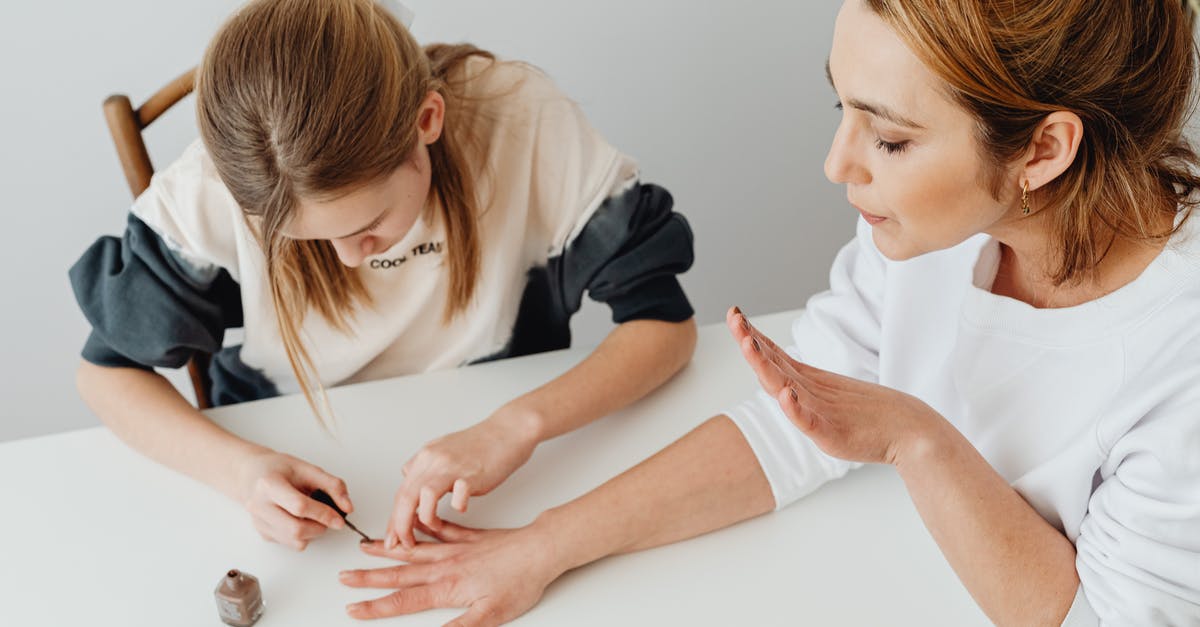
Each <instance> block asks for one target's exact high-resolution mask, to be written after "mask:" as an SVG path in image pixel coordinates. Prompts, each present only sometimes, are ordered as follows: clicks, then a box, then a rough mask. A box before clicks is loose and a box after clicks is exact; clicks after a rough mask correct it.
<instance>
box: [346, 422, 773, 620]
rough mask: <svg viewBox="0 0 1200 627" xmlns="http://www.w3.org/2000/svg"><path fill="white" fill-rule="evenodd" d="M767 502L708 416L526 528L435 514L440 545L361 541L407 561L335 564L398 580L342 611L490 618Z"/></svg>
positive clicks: (352, 578) (370, 549)
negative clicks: (589, 571)
mask: <svg viewBox="0 0 1200 627" xmlns="http://www.w3.org/2000/svg"><path fill="white" fill-rule="evenodd" d="M774 506H775V501H774V498H773V497H772V495H771V488H770V485H769V484H768V483H767V478H766V476H765V475H764V474H763V472H762V469H761V468H760V467H759V465H758V460H757V459H756V457H755V455H754V452H753V451H752V450H751V448H750V445H749V444H747V442H746V440H745V438H743V437H742V434H741V432H740V431H739V430H738V428H737V426H735V425H734V424H733V422H732V421H730V420H729V419H728V418H726V417H724V416H718V417H716V418H713V419H711V420H708V421H707V422H705V423H704V424H702V425H700V426H699V427H697V428H696V429H695V430H693V431H692V432H690V433H688V434H687V435H685V436H684V437H683V438H681V439H679V440H678V441H676V442H675V443H674V444H671V445H670V446H668V447H667V448H665V449H663V450H662V451H660V452H659V453H657V454H655V455H654V456H653V457H651V458H649V459H647V460H646V461H644V462H642V463H641V464H638V465H637V466H635V467H633V468H632V469H630V470H628V471H626V472H625V473H623V474H621V475H620V476H618V477H616V478H614V479H612V480H610V481H608V482H607V483H605V484H604V485H602V486H600V487H599V488H597V489H595V490H593V491H592V492H590V493H588V494H586V495H584V496H582V497H580V498H578V499H575V500H574V501H571V502H569V503H567V504H565V505H562V506H560V507H557V508H554V509H551V510H548V511H547V512H545V513H543V514H542V515H541V516H539V517H538V519H537V520H536V521H534V523H532V524H531V525H529V526H527V527H523V528H520V529H516V530H505V531H482V530H474V529H467V528H465V527H460V526H458V525H454V524H452V523H448V522H445V523H443V524H442V526H441V527H440V529H439V530H437V531H433V530H431V529H430V530H428V531H430V532H432V533H435V534H436V535H437V536H438V537H439V538H440V539H441V540H443V541H444V542H445V543H444V544H439V543H420V544H417V545H415V546H414V547H413V548H411V549H409V548H405V547H403V546H397V547H395V548H393V549H390V550H389V549H387V548H385V547H384V545H383V543H381V542H375V543H371V544H364V545H363V549H364V550H365V551H366V552H367V553H370V554H372V555H378V556H386V557H391V558H394V559H399V560H404V561H406V562H409V563H408V564H407V565H404V566H394V567H391V568H382V569H375V570H355V571H346V572H344V573H342V574H341V581H342V582H343V583H345V584H346V585H350V586H355V587H367V588H399V590H397V591H396V592H394V593H392V594H389V595H387V596H384V597H381V598H379V599H375V600H371V601H364V602H362V603H355V604H353V605H350V606H349V607H347V612H349V614H350V615H351V616H353V617H355V618H378V617H383V616H394V615H397V614H410V613H413V612H420V611H423V610H427V609H431V608H434V607H467V608H469V609H468V611H467V613H466V614H464V615H463V616H461V617H459V619H457V620H456V621H452V622H451V623H450V625H455V626H458V627H467V626H481V625H499V624H501V623H504V622H507V621H510V620H512V619H514V618H516V617H517V616H520V615H521V614H523V613H525V612H526V611H528V610H529V608H531V607H533V605H534V604H536V603H537V602H538V600H539V599H540V598H541V596H542V593H543V591H544V590H545V588H546V586H547V585H549V583H550V582H552V581H554V580H555V579H557V578H558V577H559V576H560V575H561V574H563V573H564V572H566V571H568V570H571V569H572V568H575V567H578V566H581V565H583V564H587V563H589V562H592V561H595V560H598V559H600V558H602V557H604V556H607V555H613V554H618V553H626V552H631V551H637V550H641V549H646V548H650V547H653V546H658V545H662V544H668V543H671V542H675V541H678V540H682V539H684V538H689V537H692V536H697V535H700V534H702V533H705V532H708V531H712V530H714V529H720V528H722V527H726V526H728V525H731V524H733V523H736V522H738V521H742V520H745V519H748V518H752V517H754V516H758V515H760V514H763V513H766V512H769V511H771V510H772V509H773V508H774Z"/></svg>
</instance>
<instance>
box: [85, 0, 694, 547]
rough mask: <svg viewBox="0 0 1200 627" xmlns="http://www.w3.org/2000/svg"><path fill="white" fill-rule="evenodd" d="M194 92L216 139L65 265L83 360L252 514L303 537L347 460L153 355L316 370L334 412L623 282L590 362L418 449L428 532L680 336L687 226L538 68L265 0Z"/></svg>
mask: <svg viewBox="0 0 1200 627" xmlns="http://www.w3.org/2000/svg"><path fill="white" fill-rule="evenodd" d="M196 95H197V105H196V106H197V119H198V123H199V127H200V133H201V141H197V142H196V143H194V144H193V145H192V146H191V147H190V148H188V149H187V151H186V152H185V153H184V154H183V156H182V157H181V158H179V159H178V160H177V161H176V162H175V163H173V164H172V165H171V166H170V167H168V168H167V169H165V170H164V171H162V172H160V173H158V174H157V175H156V176H155V177H154V180H153V183H152V185H151V186H150V188H149V189H148V190H147V191H146V192H145V193H144V194H143V195H142V196H141V197H139V198H138V199H137V201H136V202H135V204H134V207H133V210H132V212H131V214H130V216H129V219H128V226H127V228H126V231H125V235H124V237H123V238H122V239H116V238H112V237H105V238H101V239H100V240H99V241H97V242H96V243H95V245H93V246H92V247H91V248H90V249H89V250H88V251H87V252H86V253H84V255H83V257H82V258H81V259H80V260H79V261H78V263H76V264H75V266H74V267H73V268H72V270H71V282H72V285H73V286H74V288H75V292H76V296H77V299H78V301H79V303H80V306H81V307H82V309H83V311H84V313H85V315H86V316H87V318H88V320H89V321H90V322H91V324H92V326H93V331H92V333H91V336H90V337H89V338H88V341H87V344H86V346H85V347H84V350H83V357H84V362H83V364H82V365H81V367H80V369H79V376H78V384H79V389H80V392H81V394H82V395H83V397H84V399H85V400H86V401H87V403H88V404H89V405H90V406H91V407H92V409H93V410H94V411H95V412H96V413H97V415H99V416H100V418H101V420H103V421H104V423H105V424H107V425H108V426H109V427H110V428H111V429H112V430H113V431H114V432H115V433H116V434H117V435H118V436H119V437H121V438H122V439H123V440H125V441H126V442H127V443H129V444H130V445H131V446H132V447H134V448H135V449H137V450H139V451H141V452H143V453H145V454H146V455H148V456H150V457H151V458H153V459H155V460H158V461H159V462H161V463H163V464H166V465H168V466H170V467H172V468H175V469H177V470H180V471H182V472H184V473H187V474H189V475H191V476H193V477H196V478H198V479H200V480H201V481H204V482H206V483H208V484H210V485H212V486H214V487H216V488H218V489H219V490H221V491H222V492H224V493H225V494H227V495H228V496H230V497H231V498H233V499H235V500H236V501H238V502H239V503H242V504H244V505H245V507H246V509H247V510H248V511H249V513H250V515H251V517H252V519H253V522H254V525H255V527H256V528H257V529H258V531H259V532H260V533H261V534H262V535H263V537H265V538H267V539H269V540H272V541H275V542H280V543H284V544H288V545H290V546H293V547H295V548H296V549H303V548H304V547H305V546H306V544H307V542H308V541H309V540H311V539H312V538H314V537H316V536H317V535H319V534H321V533H322V532H323V531H325V529H326V528H328V527H335V528H336V527H341V526H342V522H341V520H340V517H339V516H338V515H337V514H336V513H335V512H334V510H333V509H331V508H329V507H326V506H324V505H321V504H320V503H317V502H316V501H314V500H312V499H310V498H306V497H307V495H308V494H310V493H311V492H312V491H313V490H315V489H317V488H320V489H324V490H325V491H326V492H328V493H329V494H331V495H332V496H333V498H334V500H335V501H336V502H337V504H338V505H339V506H340V507H341V508H342V509H344V510H346V511H350V510H351V509H352V508H353V506H352V504H351V501H350V497H349V495H348V493H347V491H346V487H345V485H344V484H343V483H342V481H341V480H339V479H338V478H336V477H334V476H333V475H331V474H329V473H327V472H325V471H323V470H321V469H320V468H317V467H315V466H313V465H311V464H308V463H306V462H304V461H301V460H299V459H295V458H293V457H290V456H288V455H284V454H280V453H277V452H274V451H272V450H270V449H268V448H266V447H263V446H261V445H258V444H255V443H252V442H247V441H244V440H241V439H239V438H237V437H235V436H233V435H232V434H230V433H228V432H225V431H223V430H221V429H220V428H218V427H217V426H215V425H214V424H213V423H212V422H210V421H208V420H207V419H206V418H205V417H204V416H203V415H202V414H200V413H199V412H198V411H197V410H195V409H194V408H192V407H191V406H190V405H189V404H188V403H187V402H186V401H185V400H184V399H183V397H182V396H180V395H179V394H178V393H177V392H176V391H175V389H174V388H173V387H172V386H171V385H170V384H169V383H168V382H167V381H166V380H165V379H163V378H162V377H160V376H158V375H156V374H155V373H154V372H153V370H152V368H153V367H178V366H180V365H182V364H184V363H185V362H186V361H187V359H188V358H189V357H190V356H191V355H192V354H194V353H196V352H198V351H199V352H204V353H214V354H215V355H214V359H213V360H212V368H211V371H210V374H211V377H212V396H213V398H212V400H213V402H214V403H216V404H226V403H235V402H240V401H246V400H251V399H258V398H265V397H269V396H274V395H276V394H281V393H292V392H297V391H300V392H303V393H304V395H305V396H306V398H308V400H309V403H310V405H312V406H313V409H314V411H316V412H317V413H318V414H319V415H321V416H322V417H328V416H329V408H328V406H327V405H326V404H324V403H323V402H319V401H323V398H324V394H323V388H324V386H328V385H334V384H341V383H350V382H355V381H363V380H367V379H374V378H379V377H387V376H395V375H401V374H405V373H411V372H421V371H427V370H432V369H438V368H448V367H453V366H458V365H462V364H467V363H473V362H479V361H484V360H490V359H498V358H502V357H508V356H514V355H524V354H529V353H534V352H539V351H545V350H551V349H557V348H562V347H566V346H567V345H568V344H569V342H570V330H569V327H568V320H569V318H570V316H571V314H573V313H574V312H575V311H577V310H578V309H579V307H580V302H581V298H582V296H583V293H584V292H585V291H586V292H588V294H589V295H590V296H591V298H593V299H596V300H599V301H602V302H605V303H607V304H608V305H609V306H610V307H611V308H612V312H613V320H614V322H616V323H617V327H616V328H615V329H614V330H613V331H612V332H611V334H610V335H609V336H608V337H607V338H606V339H605V340H604V342H603V343H602V344H601V345H600V346H599V347H598V348H597V349H596V350H595V351H594V352H593V353H592V354H591V355H590V356H589V357H588V358H587V359H585V360H584V361H583V362H581V363H580V364H578V365H577V366H576V367H575V368H573V369H571V370H570V371H568V372H566V373H564V374H563V375H562V376H560V377H558V378H557V379H555V380H553V381H551V382H550V383H547V384H546V385H545V386H543V387H541V388H539V389H537V390H534V391H532V392H529V393H528V394H525V395H523V396H520V397H519V398H516V399H514V400H513V401H511V402H510V403H508V404H506V405H505V406H503V407H501V408H499V409H498V410H496V412H495V413H494V414H492V415H491V416H489V417H488V418H487V419H486V420H484V421H482V422H480V423H479V424H478V425H476V426H474V427H472V428H470V429H467V430H464V431H461V432H458V433H454V434H450V435H448V436H446V437H444V438H441V439H439V440H436V441H434V442H431V443H429V444H428V445H426V446H425V447H424V448H423V449H422V450H421V451H419V452H418V453H417V454H416V455H415V456H414V457H413V458H412V459H411V460H409V461H408V463H407V464H405V466H404V474H405V479H404V482H403V486H402V487H401V488H400V489H399V491H398V492H397V495H396V500H395V508H394V511H393V513H392V520H391V521H390V524H389V527H390V529H392V533H391V534H390V536H389V539H390V541H391V542H392V543H394V542H396V541H399V540H404V541H405V542H406V543H409V544H411V543H412V535H411V527H412V521H413V517H414V515H419V516H420V519H421V521H422V522H423V523H424V524H425V525H429V526H433V527H436V526H437V524H438V521H437V518H436V514H435V512H436V505H437V502H438V500H439V499H440V498H441V497H442V496H443V495H445V494H447V493H452V494H453V504H454V506H455V507H457V508H459V509H460V510H465V508H466V505H467V499H468V497H469V496H471V495H478V494H484V493H487V492H488V491H489V490H491V489H493V488H494V487H495V486H496V485H497V484H499V483H500V482H502V481H503V480H504V479H505V478H506V477H508V476H509V475H510V474H511V473H512V472H513V471H514V470H516V469H517V468H518V467H519V466H520V465H521V464H523V463H524V462H525V460H526V459H528V457H529V456H530V454H531V453H532V451H533V449H534V447H536V446H537V444H538V443H539V442H541V441H543V440H546V439H548V438H552V437H554V436H556V435H559V434H561V433H564V432H567V431H570V430H572V429H575V428H578V427H579V426H581V425H584V424H586V423H588V422H589V421H591V420H594V419H596V418H598V417H600V416H602V415H604V414H607V413H609V412H612V411H614V410H616V409H618V408H620V407H622V406H624V405H626V404H628V403H630V402H632V401H633V400H635V399H637V398H639V397H641V396H643V395H644V394H646V393H648V392H649V391H651V390H653V389H654V388H656V387H657V386H659V385H661V384H662V383H663V382H664V381H666V380H667V379H668V378H669V377H670V376H671V375H672V374H674V373H675V372H676V371H678V370H679V369H680V368H681V367H682V366H683V365H684V364H685V363H686V362H687V361H688V359H689V358H690V356H691V352H692V348H693V345H694V342H695V328H694V324H693V322H692V309H691V307H690V305H689V304H688V301H687V299H686V297H685V296H684V294H683V292H682V290H681V289H680V286H679V283H678V281H677V280H676V276H675V275H677V274H679V273H681V272H683V271H685V270H686V269H687V268H688V267H689V266H690V265H691V262H692V246H691V233H690V231H689V229H688V227H687V223H686V222H685V221H684V219H683V218H682V217H681V216H679V215H678V214H675V213H672V211H671V204H672V203H671V197H670V195H669V194H668V193H667V192H666V191H665V190H663V189H662V188H659V187H656V186H653V185H647V184H642V183H640V182H639V181H638V178H637V169H636V166H635V164H634V162H633V161H632V160H631V159H629V158H628V157H626V156H624V155H622V154H621V153H620V152H618V151H617V150H616V149H614V148H613V147H612V146H610V145H609V144H608V143H606V142H605V141H604V139H603V138H602V137H600V135H599V134H597V133H596V131H595V130H594V129H593V128H592V127H591V126H590V125H589V124H588V122H587V120H586V119H585V118H584V116H583V114H582V112H581V111H580V110H579V108H578V107H577V106H576V105H575V104H574V103H572V102H571V101H570V100H569V99H567V98H566V97H565V96H564V95H563V94H562V93H560V92H559V91H558V90H557V89H556V88H555V86H554V85H553V84H552V83H551V82H550V80H548V79H547V78H546V77H545V76H543V75H542V74H540V73H539V72H537V71H535V70H534V69H532V68H530V67H529V66H527V65H524V64H520V63H511V62H500V61H496V60H494V59H493V58H492V56H491V55H490V54H488V53H486V52H483V51H480V50H477V49H475V48H472V47H470V46H465V45H460V46H431V47H429V48H425V49H422V48H421V47H419V46H418V45H417V43H416V42H415V41H414V40H413V38H412V37H411V36H410V35H409V33H408V32H407V31H406V29H405V28H404V26H403V25H402V24H401V23H400V22H398V21H397V19H396V18H395V17H394V16H393V15H391V14H390V13H389V12H387V11H385V10H383V9H381V8H380V6H378V5H376V4H375V3H373V2H371V1H370V0H324V1H322V2H309V1H307V0H257V1H254V2H251V3H249V4H248V5H247V6H245V7H244V8H243V9H242V10H240V11H239V12H238V13H237V14H236V15H234V16H233V17H232V18H231V19H230V20H229V21H228V22H227V23H226V24H225V25H224V26H223V27H222V28H221V30H220V31H219V32H218V33H217V35H216V37H215V38H214V39H213V41H212V43H211V45H210V47H209V49H208V50H207V52H206V53H205V56H204V60H203V62H202V63H201V65H200V67H199V69H198V72H197V79H196ZM239 326H240V327H244V328H245V341H244V343H243V344H241V345H240V346H233V347H222V339H223V335H224V332H225V329H227V328H231V327H239ZM314 390H316V391H317V392H316V393H314Z"/></svg>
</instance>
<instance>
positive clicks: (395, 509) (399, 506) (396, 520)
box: [384, 479, 420, 549]
mask: <svg viewBox="0 0 1200 627" xmlns="http://www.w3.org/2000/svg"><path fill="white" fill-rule="evenodd" d="M419 498H420V497H419V496H418V495H417V494H415V493H414V491H413V488H412V487H411V485H410V484H409V483H408V480H407V479H405V485H404V487H402V488H400V491H399V492H397V493H396V503H395V505H393V506H392V518H391V520H389V521H388V527H387V528H388V533H387V538H385V540H384V543H385V545H386V546H387V548H389V549H391V548H394V547H396V546H397V545H403V546H405V547H411V546H413V545H414V544H416V542H417V540H416V538H414V537H413V534H412V526H413V516H414V514H415V513H416V510H417V502H418V499H419Z"/></svg>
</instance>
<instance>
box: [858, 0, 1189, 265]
mask: <svg viewBox="0 0 1200 627" xmlns="http://www.w3.org/2000/svg"><path fill="white" fill-rule="evenodd" d="M863 1H864V2H865V3H866V5H867V6H868V7H870V9H871V10H872V11H874V12H875V13H876V14H878V15H879V16H880V17H881V18H882V19H883V20H884V21H885V22H886V23H887V24H888V25H889V26H890V27H891V28H892V29H893V30H894V31H895V32H896V33H897V34H898V35H899V36H900V38H901V39H902V40H903V41H904V42H905V43H906V44H907V45H908V46H909V48H911V49H912V50H913V51H914V53H915V54H916V55H917V56H918V57H919V58H920V59H921V60H922V61H923V62H924V63H925V65H927V66H928V67H929V68H930V69H931V70H932V71H933V72H934V73H935V74H936V75H937V76H939V77H940V78H941V79H942V80H943V81H944V82H945V83H946V84H947V85H948V87H949V92H950V94H951V95H952V97H953V98H954V99H955V100H956V101H957V102H959V103H960V104H961V105H962V106H964V107H965V108H966V109H967V111H968V112H970V113H971V114H972V115H973V116H974V118H975V119H976V121H977V122H978V136H979V142H980V145H981V146H982V150H983V153H984V157H985V158H986V159H987V161H988V162H989V164H990V167H989V172H988V179H989V180H988V181H987V185H988V187H989V189H990V191H991V193H992V195H993V196H994V197H996V198H997V199H1000V197H1001V193H1002V188H1003V186H1004V184H1005V182H1006V179H1005V176H1004V174H1005V170H1004V168H1005V166H1008V165H1010V164H1011V163H1013V161H1014V160H1015V159H1017V158H1018V157H1019V156H1020V155H1021V154H1022V153H1023V152H1024V151H1025V150H1026V149H1027V148H1028V147H1029V145H1030V143H1031V141H1032V138H1033V133H1034V131H1035V130H1036V128H1037V126H1038V124H1039V123H1040V122H1041V121H1042V120H1043V119H1045V117H1046V116H1047V115H1048V114H1050V113H1052V112H1055V111H1070V112H1073V113H1075V114H1076V115H1078V116H1079V117H1080V119H1082V121H1083V127H1084V131H1083V138H1082V141H1081V142H1080V145H1079V151H1078V153H1077V155H1076V158H1075V161H1074V163H1072V164H1071V166H1070V167H1069V168H1068V169H1067V170H1066V171H1065V172H1063V174H1062V175H1061V176H1059V177H1058V178H1057V179H1055V180H1054V181H1052V182H1051V183H1049V184H1047V185H1046V186H1044V187H1043V188H1042V189H1039V190H1038V191H1037V197H1038V202H1039V204H1040V205H1042V206H1043V207H1044V209H1043V210H1045V211H1052V212H1053V213H1052V214H1050V215H1051V219H1052V220H1053V224H1054V226H1053V228H1054V232H1055V236H1056V240H1057V241H1058V243H1059V245H1060V246H1061V248H1062V250H1061V251H1060V253H1061V255H1062V256H1061V260H1060V263H1059V266H1058V267H1057V268H1052V269H1051V271H1052V276H1053V277H1054V279H1055V281H1056V282H1057V283H1059V284H1063V283H1066V282H1068V281H1078V280H1080V279H1082V278H1085V277H1086V276H1088V274H1089V273H1090V272H1091V271H1092V270H1094V269H1095V267H1096V266H1097V265H1098V264H1099V263H1100V261H1101V260H1102V259H1103V258H1104V256H1105V254H1106V253H1107V252H1108V250H1109V247H1110V246H1111V245H1112V242H1113V241H1114V240H1115V239H1116V238H1124V239H1129V240H1132V241H1152V240H1157V241H1161V240H1162V238H1166V237H1169V236H1170V235H1171V234H1173V233H1174V232H1175V231H1176V230H1177V229H1178V226H1179V225H1182V223H1183V221H1182V220H1180V221H1179V222H1178V224H1177V225H1176V227H1175V228H1174V229H1171V230H1169V231H1166V232H1163V231H1162V229H1161V228H1160V227H1157V226H1155V225H1157V224H1160V223H1161V219H1162V218H1163V217H1164V214H1169V215H1172V216H1173V215H1175V214H1176V212H1178V211H1180V210H1183V211H1186V213H1185V215H1184V216H1183V218H1184V219H1187V218H1188V217H1190V215H1191V211H1192V209H1193V207H1194V205H1195V202H1194V201H1193V200H1192V199H1191V198H1190V197H1191V194H1192V191H1193V190H1194V189H1196V188H1197V187H1200V178H1198V177H1197V174H1196V170H1195V166H1196V165H1197V157H1196V154H1195V153H1194V152H1193V150H1192V148H1191V146H1190V145H1189V143H1188V141H1187V139H1186V138H1185V137H1184V134H1183V129H1184V125H1185V124H1186V122H1187V119H1188V117H1189V116H1190V113H1191V110H1192V107H1193V92H1192V82H1193V78H1192V77H1193V72H1194V71H1195V49H1194V45H1193V41H1192V33H1191V30H1190V24H1189V21H1188V20H1187V18H1186V17H1185V15H1184V10H1183V8H1182V4H1181V3H1180V1H1179V0H1101V1H1097V0H1004V1H1003V2H997V1H989V0H863Z"/></svg>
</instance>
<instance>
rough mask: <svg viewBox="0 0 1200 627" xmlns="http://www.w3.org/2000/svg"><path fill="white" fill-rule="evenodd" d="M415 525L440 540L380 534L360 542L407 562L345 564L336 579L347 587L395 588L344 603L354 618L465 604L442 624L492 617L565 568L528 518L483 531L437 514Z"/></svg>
mask: <svg viewBox="0 0 1200 627" xmlns="http://www.w3.org/2000/svg"><path fill="white" fill-rule="evenodd" d="M418 528H419V529H420V531H422V532H424V533H427V534H429V535H432V536H434V537H436V538H438V539H439V540H441V541H442V542H440V543H439V542H420V543H417V544H416V545H414V546H413V547H412V548H405V547H403V546H397V547H395V548H393V549H390V550H389V549H387V548H385V547H384V546H383V543H381V542H378V541H376V542H371V543H363V544H362V545H361V546H362V550H363V552H365V553H367V554H369V555H375V556H378V557H388V558H391V559H394V560H401V561H404V562H407V564H405V565H403V566H391V567H387V568H376V569H370V570H349V571H344V572H342V573H341V574H340V575H339V578H340V579H341V582H342V583H343V584H346V585H347V586H351V587H355V588H384V589H395V592H392V593H391V594H389V595H387V596H383V597H380V598H377V599H373V600H370V601H363V602H360V603H354V604H351V605H349V606H347V607H346V613H348V614H349V615H350V616H352V617H354V618H382V617H385V616H396V615H398V614H412V613H414V612H421V611H424V610H428V609H433V608H439V607H465V608H467V611H466V613H465V614H463V615H461V616H459V617H458V618H456V619H454V620H452V621H450V622H449V623H447V627H484V626H492V625H500V624H503V623H505V622H508V621H510V620H513V619H514V618H516V617H518V616H520V615H522V614H524V613H525V612H527V611H529V608H531V607H533V606H534V605H535V604H536V603H537V602H538V601H539V600H540V599H541V598H542V593H543V592H545V590H546V586H548V585H550V582H552V581H554V580H555V579H557V578H558V576H559V575H561V574H562V573H563V571H564V570H565V569H563V568H560V567H559V566H557V565H556V563H555V561H554V559H555V558H554V555H553V551H550V550H547V547H548V546H549V545H550V544H551V543H550V542H548V541H547V540H546V539H545V538H543V537H540V536H539V535H538V533H539V532H538V531H537V530H536V523H535V524H534V525H531V526H529V527H523V528H521V529H506V530H497V531H483V530H478V529H470V528H467V527H462V526H459V525H456V524H454V523H451V522H447V521H443V522H442V524H441V526H440V528H439V530H437V531H434V530H433V529H428V528H425V527H424V526H423V525H420V523H418Z"/></svg>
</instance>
